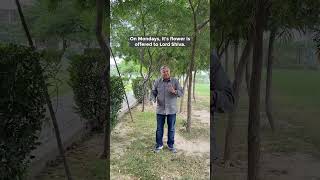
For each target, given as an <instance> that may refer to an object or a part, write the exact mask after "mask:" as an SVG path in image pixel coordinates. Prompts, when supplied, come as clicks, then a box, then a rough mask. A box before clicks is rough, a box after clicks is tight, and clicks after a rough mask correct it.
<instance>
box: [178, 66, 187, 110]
mask: <svg viewBox="0 0 320 180" xmlns="http://www.w3.org/2000/svg"><path fill="white" fill-rule="evenodd" d="M188 77H189V74H188V72H187V74H186V78H185V80H184V83H183V92H186V91H185V90H186V86H187V82H188ZM183 100H184V96H182V97H181V101H180V111H179V113H182V111H183Z"/></svg>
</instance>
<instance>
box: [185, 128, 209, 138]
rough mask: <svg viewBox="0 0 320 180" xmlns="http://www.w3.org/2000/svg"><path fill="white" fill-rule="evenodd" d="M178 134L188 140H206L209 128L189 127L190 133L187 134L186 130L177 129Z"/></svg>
mask: <svg viewBox="0 0 320 180" xmlns="http://www.w3.org/2000/svg"><path fill="white" fill-rule="evenodd" d="M179 134H180V135H181V136H183V137H184V138H186V139H188V140H192V139H201V138H208V137H209V136H210V129H209V127H191V132H190V133H188V132H187V131H186V129H185V128H184V129H179Z"/></svg>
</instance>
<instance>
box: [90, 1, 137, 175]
mask: <svg viewBox="0 0 320 180" xmlns="http://www.w3.org/2000/svg"><path fill="white" fill-rule="evenodd" d="M107 2H108V3H107V4H105V1H103V0H96V7H97V16H96V27H95V28H96V38H97V41H98V43H99V46H100V48H101V51H102V53H103V55H104V57H105V60H106V63H105V65H104V68H103V72H102V74H101V80H100V83H101V87H102V93H101V96H105V97H106V101H107V104H106V109H104V114H103V115H104V117H102V118H105V120H104V122H105V132H104V148H103V152H102V155H101V158H105V159H107V161H106V176H107V177H106V179H110V161H109V159H110V135H111V122H110V108H109V107H110V96H109V92H110V84H109V81H110V73H109V72H110V52H111V53H112V51H111V48H110V44H109V42H110V41H109V38H108V39H107V43H106V42H105V38H104V36H103V34H102V23H103V15H104V12H105V6H107V7H108V8H107V9H106V11H107V13H108V15H110V2H109V1H107ZM108 18H109V16H108ZM109 33H110V29H108V35H109ZM109 49H110V51H109ZM113 58H114V56H113ZM114 61H115V59H114ZM115 63H116V61H115ZM116 67H117V64H116ZM117 70H118V73H119V69H118V67H117ZM119 75H120V73H119ZM120 77H121V76H120ZM121 83H122V86H123V87H124V85H123V82H122V81H121ZM125 95H126V94H125ZM127 104H128V106H129V103H128V101H127ZM129 111H130V108H129ZM130 115H131V112H130ZM131 118H132V117H131Z"/></svg>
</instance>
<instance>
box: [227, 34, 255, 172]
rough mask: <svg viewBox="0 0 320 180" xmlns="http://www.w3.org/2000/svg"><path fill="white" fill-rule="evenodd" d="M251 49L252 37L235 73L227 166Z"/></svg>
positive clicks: (229, 120) (228, 126) (229, 121)
mask: <svg viewBox="0 0 320 180" xmlns="http://www.w3.org/2000/svg"><path fill="white" fill-rule="evenodd" d="M250 34H251V33H250ZM249 37H250V36H249ZM251 49H252V39H248V40H247V42H246V45H245V48H244V49H243V52H242V55H241V57H240V62H239V65H238V68H237V70H236V73H235V79H234V81H233V84H232V88H233V93H234V98H235V104H234V108H233V111H232V112H231V113H230V114H229V117H228V125H227V129H226V135H225V149H224V161H225V166H226V167H228V166H229V165H230V159H231V150H232V143H233V142H232V140H233V136H232V135H233V129H234V120H235V117H236V113H237V108H238V103H239V99H240V89H241V84H242V80H243V77H244V70H245V67H246V64H247V62H248V60H249V55H250V51H251Z"/></svg>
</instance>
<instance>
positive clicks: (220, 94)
mask: <svg viewBox="0 0 320 180" xmlns="http://www.w3.org/2000/svg"><path fill="white" fill-rule="evenodd" d="M210 61H211V65H210V93H211V98H212V99H211V100H210V101H211V102H210V119H211V125H210V131H211V133H210V151H211V152H210V156H211V161H210V166H211V176H212V174H213V170H212V168H213V166H212V164H213V162H214V161H216V160H218V158H219V153H218V148H217V144H216V134H215V121H214V113H215V112H218V113H225V112H231V111H232V109H233V105H234V96H233V90H232V85H231V82H230V80H229V78H228V75H227V74H226V73H225V71H224V70H223V68H222V66H221V64H220V62H219V58H218V56H217V54H216V52H215V51H212V52H211V54H210Z"/></svg>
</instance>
